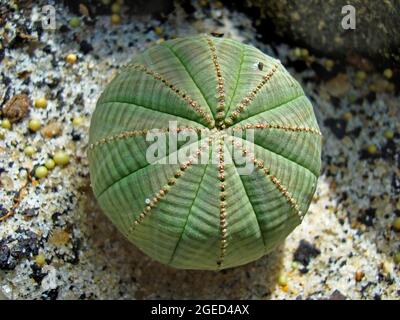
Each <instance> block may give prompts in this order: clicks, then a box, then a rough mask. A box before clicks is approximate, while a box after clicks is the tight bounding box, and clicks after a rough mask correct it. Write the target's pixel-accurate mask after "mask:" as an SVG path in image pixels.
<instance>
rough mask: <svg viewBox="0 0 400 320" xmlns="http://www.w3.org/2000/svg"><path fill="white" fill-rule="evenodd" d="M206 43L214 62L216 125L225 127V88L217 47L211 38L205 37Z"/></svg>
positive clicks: (221, 127)
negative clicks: (216, 103) (216, 101)
mask: <svg viewBox="0 0 400 320" xmlns="http://www.w3.org/2000/svg"><path fill="white" fill-rule="evenodd" d="M206 39H207V43H208V46H209V47H210V50H211V59H212V62H213V64H214V68H215V72H216V75H217V100H218V105H217V115H216V120H217V122H216V125H217V127H218V128H220V129H224V128H225V123H224V118H225V88H224V78H223V77H222V72H221V66H220V64H219V62H218V57H217V53H216V52H217V49H216V48H215V46H214V43H213V41H212V40H211V38H209V37H207V38H206Z"/></svg>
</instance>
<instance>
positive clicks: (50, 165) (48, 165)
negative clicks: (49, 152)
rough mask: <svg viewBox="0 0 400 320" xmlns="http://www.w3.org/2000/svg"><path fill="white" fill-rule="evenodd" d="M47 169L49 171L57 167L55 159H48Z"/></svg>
mask: <svg viewBox="0 0 400 320" xmlns="http://www.w3.org/2000/svg"><path fill="white" fill-rule="evenodd" d="M44 165H45V167H46V168H47V169H49V170H51V169H54V167H55V166H56V163H55V162H54V160H53V159H47V160H46V162H45V163H44Z"/></svg>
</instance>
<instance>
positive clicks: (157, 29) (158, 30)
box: [154, 27, 163, 35]
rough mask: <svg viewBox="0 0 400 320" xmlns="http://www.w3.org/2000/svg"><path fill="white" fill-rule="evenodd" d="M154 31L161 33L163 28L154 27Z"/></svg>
mask: <svg viewBox="0 0 400 320" xmlns="http://www.w3.org/2000/svg"><path fill="white" fill-rule="evenodd" d="M154 32H155V34H157V35H161V34H162V32H163V30H162V28H161V27H155V28H154Z"/></svg>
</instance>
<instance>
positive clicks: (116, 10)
mask: <svg viewBox="0 0 400 320" xmlns="http://www.w3.org/2000/svg"><path fill="white" fill-rule="evenodd" d="M111 12H112V13H120V12H121V6H120V4H119V3H113V4H112V6H111Z"/></svg>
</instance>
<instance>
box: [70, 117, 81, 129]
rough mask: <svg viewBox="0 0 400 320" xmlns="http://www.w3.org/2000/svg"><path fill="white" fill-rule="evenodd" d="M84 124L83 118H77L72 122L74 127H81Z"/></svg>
mask: <svg viewBox="0 0 400 320" xmlns="http://www.w3.org/2000/svg"><path fill="white" fill-rule="evenodd" d="M82 122H83V118H82V117H76V118H74V119H73V120H72V125H73V126H76V127H77V126H80V125H81V124H82Z"/></svg>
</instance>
